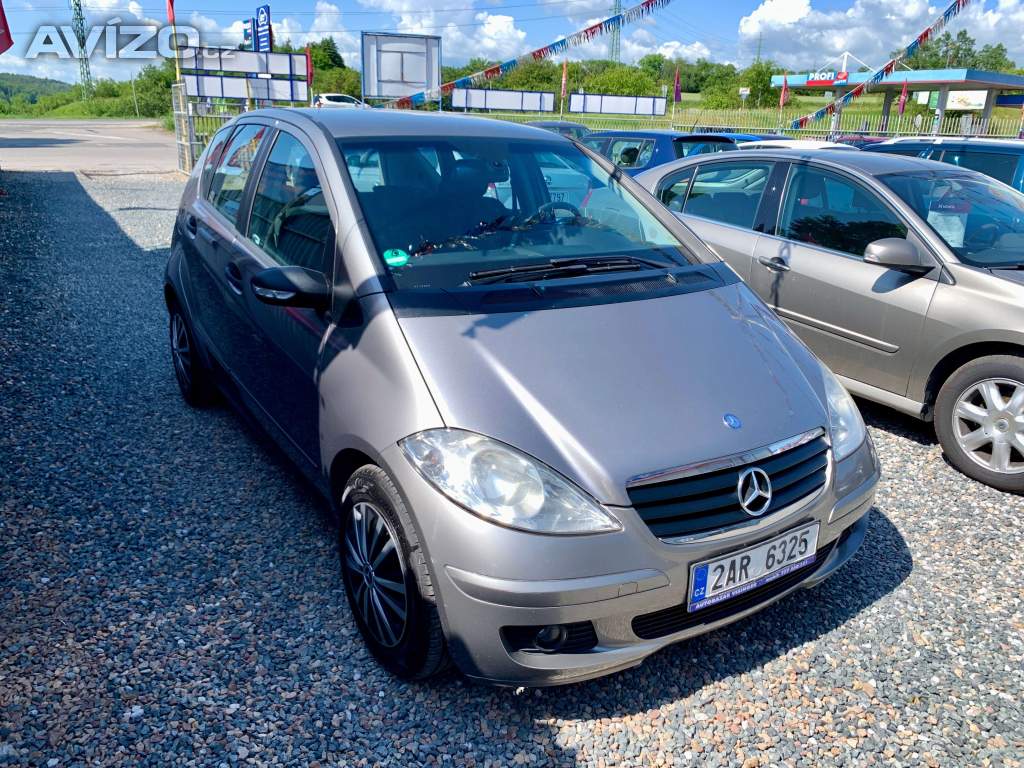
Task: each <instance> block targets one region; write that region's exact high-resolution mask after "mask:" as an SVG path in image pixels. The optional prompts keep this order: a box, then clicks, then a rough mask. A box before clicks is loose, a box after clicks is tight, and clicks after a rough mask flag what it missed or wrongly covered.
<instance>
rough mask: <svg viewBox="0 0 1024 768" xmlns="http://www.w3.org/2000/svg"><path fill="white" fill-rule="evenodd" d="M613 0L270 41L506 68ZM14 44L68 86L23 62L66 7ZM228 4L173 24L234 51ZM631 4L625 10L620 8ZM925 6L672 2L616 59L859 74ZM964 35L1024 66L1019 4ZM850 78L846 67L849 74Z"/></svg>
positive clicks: (28, 4) (474, 2)
mask: <svg viewBox="0 0 1024 768" xmlns="http://www.w3.org/2000/svg"><path fill="white" fill-rule="evenodd" d="M612 1H613V0H270V4H271V15H272V17H273V20H274V29H275V34H276V35H277V37H278V39H285V38H287V39H290V40H291V41H292V43H296V44H304V43H306V42H307V41H310V40H320V39H322V38H323V37H326V36H331V37H333V38H334V39H335V41H336V43H337V45H338V49H339V50H340V51H341V52H342V55H343V56H344V57H345V61H346V63H349V64H351V65H352V66H355V67H357V68H358V66H359V36H360V32H361V31H399V32H410V33H422V34H431V35H440V36H441V38H442V59H443V63H445V64H453V65H459V64H464V63H465V62H466V61H468V60H469V59H470V58H472V57H476V56H481V57H484V58H488V59H505V58H511V57H514V56H517V55H519V54H522V53H525V52H527V51H530V50H532V49H534V48H538V47H540V46H542V45H545V44H547V43H550V42H553V41H554V40H557V39H559V38H560V37H563V36H565V35H567V34H570V33H572V32H575V31H576V30H578V29H581V28H583V27H585V26H588V25H589V24H592V23H594V22H595V21H597V20H600V19H603V18H605V17H607V16H610V15H611V13H612ZM0 2H2V4H3V6H4V8H5V10H6V12H7V20H8V24H9V26H10V28H11V30H12V32H13V34H14V40H15V44H14V47H13V48H12V49H11V50H9V51H8V52H7V53H5V54H2V55H0V72H19V73H22V74H30V75H37V76H41V77H52V78H56V79H60V80H65V81H68V82H74V81H75V80H76V79H77V76H78V64H77V62H76V61H74V60H67V59H65V60H60V59H58V58H56V57H53V56H45V57H44V56H40V57H37V58H34V59H27V58H26V57H25V54H26V53H27V52H28V49H29V47H30V45H31V43H32V40H33V38H35V36H36V30H37V29H38V27H39V26H40V25H41V24H54V25H61V24H69V23H70V18H71V13H70V11H69V10H68V5H67V0H0ZM250 2H251V7H249V6H247V5H245V4H242V3H239V2H238V1H237V0H177V2H176V4H175V8H176V16H177V21H178V24H190V25H192V26H193V27H195V28H196V29H198V30H199V33H200V36H201V41H202V44H204V45H210V46H217V45H227V46H231V47H234V46H235V45H236V44H237V43H238V42H239V41H240V40H241V35H242V18H247V17H248V16H251V15H255V8H256V5H257V4H258V2H257V0H250ZM631 2H633V0H623V7H629V5H630V4H631ZM84 3H85V10H86V27H87V28H88V27H89V26H91V25H93V24H97V25H102V24H103V23H105V22H106V21H108V20H109V19H112V18H119V19H120V20H121V22H122V23H125V24H140V23H142V24H144V23H153V24H163V23H164V22H165V20H166V6H165V3H164V0H84ZM942 7H944V6H940V5H929V4H928V3H927V2H926V1H925V0H852V2H850V0H715V1H714V2H711V3H708V2H699V3H698V2H693V0H672V1H671V2H670V3H669V4H668V5H667V6H665V7H664V8H660V9H658V10H656V11H655V13H654V14H653V15H651V16H649V17H647V18H646V19H644V20H643V21H641V22H640V23H637V24H634V25H632V26H630V27H626V28H624V29H623V32H622V43H621V49H622V59H623V60H624V61H626V62H630V63H632V62H635V61H636V60H637V59H639V58H641V57H642V56H644V55H646V54H648V53H661V54H664V55H665V56H668V57H674V56H681V57H683V58H685V59H689V60H695V59H697V58H700V57H703V58H708V59H711V60H713V61H720V62H731V63H734V64H737V65H738V66H746V65H747V64H749V63H750V62H751V61H753V60H754V58H755V57H756V56H757V55H758V52H760V55H761V57H762V58H766V59H770V60H772V61H774V62H776V63H778V64H779V65H781V66H783V67H786V68H788V69H790V70H791V71H795V72H806V71H812V70H818V69H833V68H837V65H838V63H839V62H838V57H839V56H840V55H841V54H842V53H843V52H844V51H850V52H852V53H853V54H854V55H855V56H856V57H857V58H858V59H860V60H861V61H863V62H864V63H866V64H867V65H868V66H871V67H875V66H879V65H881V64H882V63H884V62H885V60H886V59H887V58H888V54H889V52H890V51H891V50H893V49H894V48H897V47H899V46H902V45H906V44H907V43H908V42H909V41H910V40H911V39H912V38H913V37H914V36H915V35H917V34H918V33H919V32H920V31H921V30H922V29H924V27H926V26H927V25H928V24H929V23H930V22H931V21H932V19H933V18H934V17H935V16H936V15H937V14H938V13H940V12H941V10H942ZM950 29H951V31H953V32H954V33H956V32H957V31H958V30H959V29H967V30H968V32H969V33H970V34H971V35H972V36H973V37H974V38H975V39H976V40H977V41H978V45H979V47H980V46H981V45H984V44H985V43H999V42H1001V43H1003V44H1004V45H1006V47H1007V48H1008V49H1009V51H1010V58H1011V59H1014V60H1015V61H1016V62H1017V63H1018V64H1019V65H1020V66H1024V0H975V2H974V3H972V4H971V5H970V6H968V8H967V9H966V10H965V11H963V12H961V14H960V16H959V17H958V18H957V19H956V20H954V22H953V23H952V25H951V27H950ZM98 49H99V51H100V52H99V53H97V54H96V55H94V56H93V58H92V59H91V66H92V71H93V75H94V77H113V78H116V79H125V78H127V77H128V76H129V74H130V73H131V72H132V71H133V70H134V69H137V68H138V67H139V66H141V65H142V64H144V63H146V62H137V61H136V62H126V61H123V60H122V61H110V60H106V59H104V58H103V57H102V55H101V54H102V50H103V43H102V42H101V43H100V45H99V46H98ZM607 50H608V41H607V37H602V38H598V39H596V40H594V41H592V42H591V43H589V44H588V45H586V46H584V47H581V48H577V49H574V50H572V51H571V52H570V54H569V57H570V58H574V59H578V58H601V57H604V56H606V55H607ZM851 68H853V67H852V66H851Z"/></svg>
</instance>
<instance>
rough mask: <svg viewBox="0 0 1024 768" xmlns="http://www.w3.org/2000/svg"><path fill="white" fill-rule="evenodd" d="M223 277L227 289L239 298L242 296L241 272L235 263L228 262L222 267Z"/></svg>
mask: <svg viewBox="0 0 1024 768" xmlns="http://www.w3.org/2000/svg"><path fill="white" fill-rule="evenodd" d="M224 276H225V277H226V278H227V279H228V287H230V288H231V290H232V291H234V292H235V293H237V294H238V295H239V296H241V295H242V270H241V269H239V268H238V265H237V264H236V263H235V262H233V261H232V262H229V263H228V265H227V266H226V267H224Z"/></svg>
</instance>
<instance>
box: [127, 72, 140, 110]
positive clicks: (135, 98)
mask: <svg viewBox="0 0 1024 768" xmlns="http://www.w3.org/2000/svg"><path fill="white" fill-rule="evenodd" d="M129 77H130V78H131V81H132V101H134V102H135V116H136V117H142V115H140V114H139V97H138V96H136V95H135V73H134V72H133V73H131V74H130V75H129Z"/></svg>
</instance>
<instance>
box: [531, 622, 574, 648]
mask: <svg viewBox="0 0 1024 768" xmlns="http://www.w3.org/2000/svg"><path fill="white" fill-rule="evenodd" d="M568 637H569V630H568V629H566V627H565V625H564V624H549V625H548V626H546V627H541V630H540V631H539V632H538V633H537V637H536V638H534V643H536V644H537V647H538V648H540V649H541V650H545V651H557V650H558V649H559V648H560V647H561V646H562V643H564V642H565V641H566V638H568Z"/></svg>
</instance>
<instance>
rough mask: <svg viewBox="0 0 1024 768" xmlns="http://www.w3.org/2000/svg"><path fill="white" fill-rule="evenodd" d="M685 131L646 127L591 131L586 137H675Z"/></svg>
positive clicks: (682, 134)
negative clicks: (641, 128)
mask: <svg viewBox="0 0 1024 768" xmlns="http://www.w3.org/2000/svg"><path fill="white" fill-rule="evenodd" d="M685 135H686V134H685V133H682V132H680V131H671V130H668V129H667V128H648V129H646V130H632V129H624V130H621V131H616V130H607V131H591V132H590V133H589V134H587V138H588V139H601V138H605V137H608V136H635V137H637V138H640V139H656V138H658V137H659V136H668V137H669V138H672V139H674V138H677V137H680V136H685Z"/></svg>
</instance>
